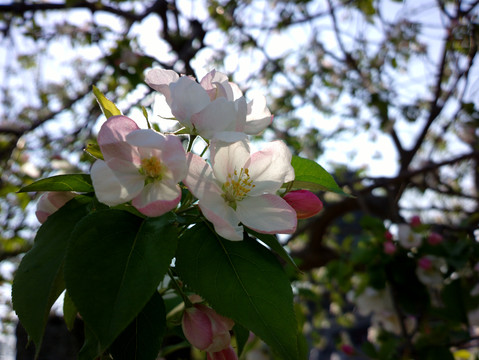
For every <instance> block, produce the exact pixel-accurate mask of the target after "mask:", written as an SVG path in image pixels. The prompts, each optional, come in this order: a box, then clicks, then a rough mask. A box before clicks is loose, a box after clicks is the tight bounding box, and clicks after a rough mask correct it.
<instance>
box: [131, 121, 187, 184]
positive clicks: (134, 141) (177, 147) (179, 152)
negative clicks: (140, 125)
mask: <svg viewBox="0 0 479 360" xmlns="http://www.w3.org/2000/svg"><path fill="white" fill-rule="evenodd" d="M127 141H128V143H130V144H131V145H134V146H137V147H138V148H139V151H140V154H141V155H142V158H144V157H151V156H156V157H159V159H160V161H161V162H162V163H164V164H165V165H166V167H167V168H168V170H169V171H170V172H171V174H172V177H171V178H172V180H173V181H174V182H179V181H181V180H183V178H184V177H185V176H186V153H185V149H184V148H183V145H182V143H181V140H180V138H179V137H177V136H175V135H166V136H165V135H163V134H161V133H158V132H156V131H154V130H151V129H144V130H137V131H134V132H132V133H130V134H129V135H128V136H127ZM153 149H157V150H160V151H153Z"/></svg>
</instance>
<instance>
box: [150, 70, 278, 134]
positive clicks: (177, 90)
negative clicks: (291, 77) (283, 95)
mask: <svg viewBox="0 0 479 360" xmlns="http://www.w3.org/2000/svg"><path fill="white" fill-rule="evenodd" d="M145 81H146V83H147V84H148V85H149V86H150V87H152V88H153V89H155V90H157V91H159V92H160V93H162V94H163V95H164V96H165V100H166V103H167V104H168V106H169V107H170V111H171V113H172V114H173V115H174V116H175V117H176V119H177V120H178V121H179V122H180V123H181V124H182V125H183V126H185V127H186V128H187V129H189V130H190V131H192V133H195V134H199V135H201V136H202V137H204V138H205V139H219V140H222V141H225V142H229V143H231V142H235V141H239V140H242V139H244V138H245V137H246V134H249V135H256V134H259V133H260V132H261V131H263V130H264V129H265V128H266V127H267V126H268V125H269V124H271V121H272V116H271V113H270V112H269V110H268V108H267V107H266V99H265V98H264V97H257V98H255V99H253V100H252V101H251V102H249V103H248V104H247V103H246V99H245V98H244V97H243V94H242V92H241V90H240V89H239V88H238V86H237V85H236V84H234V83H231V82H228V78H227V76H226V75H224V74H222V73H220V72H216V71H215V70H213V71H211V72H210V73H208V74H207V75H206V76H205V77H204V78H203V79H202V80H201V82H200V83H197V82H196V81H195V80H194V79H193V78H191V77H188V76H182V77H180V76H179V75H178V74H177V73H175V72H174V71H172V70H162V69H153V70H150V71H149V72H148V73H147V75H146V79H145Z"/></svg>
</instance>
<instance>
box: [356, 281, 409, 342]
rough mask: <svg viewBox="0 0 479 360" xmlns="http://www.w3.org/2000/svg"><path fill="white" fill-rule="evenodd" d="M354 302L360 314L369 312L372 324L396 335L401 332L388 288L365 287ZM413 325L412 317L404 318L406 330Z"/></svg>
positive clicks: (399, 321)
mask: <svg viewBox="0 0 479 360" xmlns="http://www.w3.org/2000/svg"><path fill="white" fill-rule="evenodd" d="M355 303H356V306H357V310H358V312H359V313H360V314H361V315H363V316H367V315H370V314H371V323H372V324H373V326H381V327H382V328H383V329H384V330H386V331H389V332H392V333H395V334H398V335H400V334H401V332H402V328H401V320H400V319H399V316H398V315H397V312H396V309H395V308H394V303H393V299H392V297H391V293H390V290H389V288H386V289H381V290H377V289H374V288H372V287H367V288H366V289H364V291H363V292H362V293H361V294H359V295H358V296H357V297H356V299H355ZM414 325H415V319H414V318H412V317H408V318H406V319H405V326H406V330H407V331H408V332H411V331H412V329H413V328H414Z"/></svg>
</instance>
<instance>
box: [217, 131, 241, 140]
mask: <svg viewBox="0 0 479 360" xmlns="http://www.w3.org/2000/svg"><path fill="white" fill-rule="evenodd" d="M246 137H247V135H246V134H245V133H244V132H238V131H220V132H217V133H215V134H214V136H213V139H215V140H219V141H221V142H224V143H234V142H237V141H242V140H246Z"/></svg>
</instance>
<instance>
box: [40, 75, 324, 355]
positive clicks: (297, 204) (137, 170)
mask: <svg viewBox="0 0 479 360" xmlns="http://www.w3.org/2000/svg"><path fill="white" fill-rule="evenodd" d="M146 82H147V84H148V85H150V86H151V87H152V88H153V89H155V90H157V91H158V92H160V93H161V94H162V95H163V96H164V100H165V104H166V106H167V109H165V113H170V114H172V115H173V118H174V119H176V120H177V121H178V122H179V123H180V124H181V125H182V126H183V128H182V129H181V131H179V132H177V133H161V132H159V131H156V130H154V129H153V128H152V127H151V124H150V123H149V121H148V119H147V123H148V128H146V129H144V128H140V126H139V125H138V124H137V123H136V122H135V121H134V120H133V119H131V118H129V117H127V116H124V115H121V113H120V111H119V110H118V111H113V112H111V111H109V112H108V114H111V116H109V117H108V119H107V120H106V122H105V123H104V124H103V125H102V126H101V129H100V131H99V133H98V146H99V150H100V151H99V152H97V153H96V154H94V155H95V156H96V158H97V159H96V161H95V162H94V163H93V165H92V168H91V174H90V177H91V185H92V187H93V189H94V192H95V196H96V198H97V199H98V201H100V202H101V203H103V204H105V205H107V206H109V207H118V208H120V209H123V210H124V209H125V206H126V209H128V211H131V210H132V209H131V207H133V208H134V209H136V211H135V210H133V212H135V213H136V214H137V215H140V216H144V217H159V216H162V215H164V214H166V213H168V212H171V211H176V212H177V213H178V214H181V213H182V212H187V211H191V212H193V213H194V214H195V215H194V216H196V219H195V220H194V221H196V222H199V221H203V220H204V219H206V220H208V221H210V222H211V223H212V227H213V228H214V230H215V232H216V233H217V234H218V235H219V236H220V237H222V238H225V239H227V240H236V241H238V240H243V238H244V227H247V228H249V229H251V230H253V231H255V232H258V233H263V234H279V233H289V234H290V233H293V232H294V231H295V230H296V226H297V221H298V219H305V218H308V217H311V216H314V215H315V214H317V213H318V212H319V211H320V210H321V209H322V206H323V205H322V203H321V201H320V200H319V199H318V197H317V196H316V195H315V194H313V193H311V192H310V191H307V190H302V189H301V190H298V189H293V188H292V186H291V184H293V182H294V180H295V171H294V168H293V166H292V154H291V152H290V150H289V149H288V147H287V146H286V145H285V143H283V142H282V141H272V142H270V143H267V144H265V145H264V146H263V147H262V149H261V150H259V151H254V150H253V149H252V144H251V143H250V142H249V140H248V135H258V134H260V133H261V132H262V131H263V130H264V129H265V128H266V127H267V126H268V125H270V124H271V121H272V119H273V117H272V115H271V113H270V111H269V109H268V108H267V107H266V100H265V98H264V97H262V96H261V97H256V98H254V99H253V100H252V101H250V102H247V101H246V99H245V97H244V96H243V94H242V92H241V91H240V89H239V87H238V86H237V85H236V84H234V83H231V82H229V81H228V78H227V76H226V75H225V74H222V73H219V72H216V71H214V70H213V71H211V72H210V73H208V74H207V75H206V76H205V77H204V78H203V79H202V80H201V81H200V82H196V80H195V79H193V78H191V77H188V76H180V75H178V74H177V73H175V72H173V71H170V70H160V69H154V70H151V71H150V72H148V74H147V76H146ZM96 95H97V99H98V94H96ZM101 95H102V94H101ZM102 101H108V100H106V98H105V99H101V98H100V99H99V102H100V105H101V106H102V108H103V105H102ZM111 105H112V108H114V109H116V107H115V106H114V104H111ZM116 110H117V109H116ZM198 136H200V137H201V138H203V139H204V140H205V143H206V144H207V148H206V149H204V151H203V152H202V154H201V155H198V154H196V153H194V152H193V151H192V148H193V147H192V144H193V141H194V140H195V138H197V137H198ZM185 143H188V145H187V146H185V145H184V144H185ZM207 150H209V151H207ZM204 154H206V155H207V156H204ZM288 183H289V186H287V187H286V186H285V184H288ZM77 195H78V194H76V193H74V192H51V193H48V194H45V195H44V196H43V197H42V198H41V199H40V200H39V203H38V210H37V217H38V219H39V220H40V221H41V222H44V221H46V219H47V217H48V216H49V215H51V214H52V213H53V212H55V211H56V210H58V209H59V208H60V207H62V206H63V205H64V204H65V203H66V202H68V201H69V200H70V199H72V198H73V197H75V196H77ZM178 289H179V287H178ZM179 290H181V289H179ZM191 302H192V301H186V300H185V304H187V305H190V306H189V307H187V308H186V309H185V310H184V313H183V321H182V328H183V333H184V335H185V337H186V339H187V340H188V341H189V342H190V343H191V344H192V345H193V346H195V347H197V348H198V349H200V350H203V351H206V352H207V357H208V359H237V355H236V353H235V351H234V350H233V348H232V347H231V344H230V343H231V337H230V331H231V330H232V327H233V325H234V322H233V321H232V320H230V319H227V318H224V317H223V316H221V315H219V314H217V313H216V312H215V311H214V310H213V309H212V308H210V307H209V306H207V305H205V304H204V303H203V302H201V303H198V302H195V303H193V304H191Z"/></svg>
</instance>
